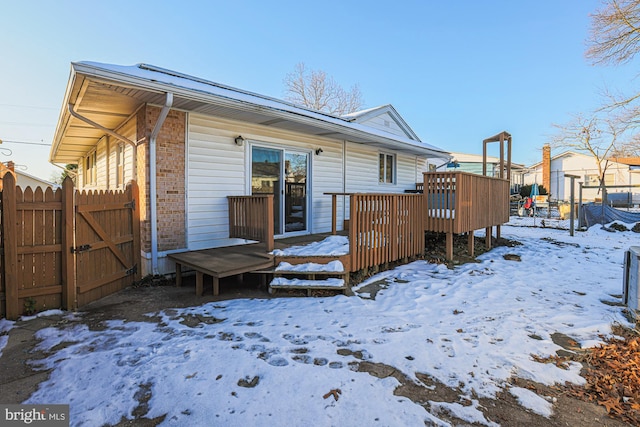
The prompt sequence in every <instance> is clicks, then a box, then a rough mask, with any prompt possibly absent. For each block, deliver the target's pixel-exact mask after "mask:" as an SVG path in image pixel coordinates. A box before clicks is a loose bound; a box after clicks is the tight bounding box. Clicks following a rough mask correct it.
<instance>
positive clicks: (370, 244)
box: [349, 193, 424, 271]
mask: <svg viewBox="0 0 640 427" xmlns="http://www.w3.org/2000/svg"><path fill="white" fill-rule="evenodd" d="M350 197H351V200H350V214H351V216H350V223H349V245H350V253H351V269H352V271H357V270H361V269H364V268H368V267H372V266H377V265H381V264H385V263H388V262H392V261H396V260H399V259H403V258H408V257H410V256H414V255H418V254H422V253H423V252H424V229H423V225H422V224H423V200H422V196H421V195H420V194H357V193H356V194H352V195H351V196H350Z"/></svg>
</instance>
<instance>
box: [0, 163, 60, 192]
mask: <svg viewBox="0 0 640 427" xmlns="http://www.w3.org/2000/svg"><path fill="white" fill-rule="evenodd" d="M5 171H10V172H11V173H13V175H14V176H15V177H16V185H17V186H18V187H20V188H21V189H22V190H23V191H24V190H25V189H26V188H27V187H31V189H32V190H35V189H36V188H37V187H41V188H42V189H43V190H44V189H46V188H47V187H51V188H57V187H58V184H55V183H53V182H49V181H47V180H44V179H41V178H38V177H36V176H33V175H29V174H28V173H25V172H22V171H19V170H15V164H14V163H13V162H12V161H9V162H7V164H6V165H5V164H4V163H0V176H1V175H4V174H5Z"/></svg>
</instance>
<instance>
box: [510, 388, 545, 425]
mask: <svg viewBox="0 0 640 427" xmlns="http://www.w3.org/2000/svg"><path fill="white" fill-rule="evenodd" d="M509 392H510V393H511V394H513V395H514V396H515V397H516V398H517V399H518V402H519V403H520V404H521V405H522V406H524V407H525V408H528V409H531V410H532V411H533V412H535V413H536V414H538V415H542V416H543V417H547V418H549V417H550V416H551V415H553V405H552V404H551V402H548V401H546V400H545V399H544V398H542V397H540V396H538V395H537V394H535V393H534V392H532V391H531V390H527V389H526V388H522V387H511V388H510V389H509Z"/></svg>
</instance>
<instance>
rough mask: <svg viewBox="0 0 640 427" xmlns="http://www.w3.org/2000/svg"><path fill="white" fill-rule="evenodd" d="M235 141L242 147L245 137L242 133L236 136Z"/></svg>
mask: <svg viewBox="0 0 640 427" xmlns="http://www.w3.org/2000/svg"><path fill="white" fill-rule="evenodd" d="M235 142H236V145H238V146H240V147H242V146H243V145H244V138H243V137H242V135H238V136H236V139H235Z"/></svg>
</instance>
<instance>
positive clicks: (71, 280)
mask: <svg viewBox="0 0 640 427" xmlns="http://www.w3.org/2000/svg"><path fill="white" fill-rule="evenodd" d="M74 192H75V189H74V187H73V180H72V179H71V178H70V177H69V176H67V177H66V178H65V179H64V181H63V182H62V215H61V217H62V221H61V222H62V223H61V224H60V225H61V227H62V266H61V267H62V272H61V278H62V306H63V308H65V309H66V310H74V309H75V308H76V304H77V301H76V273H75V265H76V263H75V255H74V254H73V253H72V252H71V248H72V247H73V246H74V241H73V237H74V232H73V231H74V230H73V228H74V221H73V220H74V217H75V204H74V200H73V195H74Z"/></svg>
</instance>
